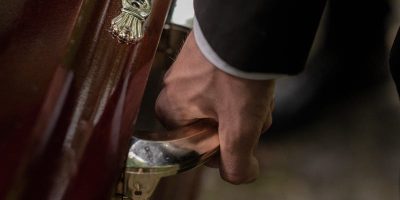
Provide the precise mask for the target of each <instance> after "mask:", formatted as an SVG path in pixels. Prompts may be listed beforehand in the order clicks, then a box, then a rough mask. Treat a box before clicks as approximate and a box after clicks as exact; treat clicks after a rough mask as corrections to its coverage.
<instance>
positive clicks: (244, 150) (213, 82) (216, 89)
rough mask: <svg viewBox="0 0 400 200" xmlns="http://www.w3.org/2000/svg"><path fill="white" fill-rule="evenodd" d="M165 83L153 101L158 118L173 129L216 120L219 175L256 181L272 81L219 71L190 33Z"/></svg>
mask: <svg viewBox="0 0 400 200" xmlns="http://www.w3.org/2000/svg"><path fill="white" fill-rule="evenodd" d="M164 82H165V87H164V89H163V90H162V91H161V93H160V95H159V97H158V99H157V103H156V112H157V115H158V117H159V118H160V120H161V122H162V123H163V124H165V125H166V126H167V127H170V128H173V127H178V126H183V125H187V124H190V123H192V122H194V121H197V120H200V119H212V120H215V121H216V122H218V132H219V140H220V158H219V160H217V162H216V163H217V166H218V167H219V169H220V174H221V177H222V178H223V179H225V180H226V181H228V182H231V183H233V184H241V183H247V182H251V181H253V180H255V179H256V177H257V176H258V171H259V169H258V161H257V160H256V158H255V157H254V150H255V147H256V146H257V143H258V139H259V136H260V134H261V133H262V132H263V131H265V130H266V129H268V128H269V127H270V125H271V123H272V118H271V112H272V110H273V104H274V100H273V93H274V86H275V82H274V81H273V80H266V81H256V80H247V79H242V78H237V77H234V76H231V75H229V74H227V73H225V72H223V71H221V70H219V69H218V68H216V67H215V66H214V65H213V64H211V63H210V62H209V61H208V60H207V59H206V58H205V57H204V56H203V54H202V53H201V51H200V50H199V48H198V47H197V44H196V42H195V40H194V35H193V33H190V35H189V36H188V38H187V40H186V42H185V44H184V45H183V48H182V50H181V52H180V54H179V55H178V57H177V60H176V61H175V63H174V64H173V66H172V67H171V69H170V70H169V71H168V72H167V74H166V76H165V78H164ZM214 162H215V161H214ZM214 164H215V163H214Z"/></svg>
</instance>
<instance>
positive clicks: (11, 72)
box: [0, 0, 170, 200]
mask: <svg viewBox="0 0 400 200" xmlns="http://www.w3.org/2000/svg"><path fill="white" fill-rule="evenodd" d="M120 4H121V2H120V1H119V0H113V1H111V0H95V1H94V0H58V1H52V0H41V1H25V0H18V1H15V0H13V1H11V0H5V1H4V2H2V5H1V7H0V11H1V12H0V13H1V14H0V18H2V19H1V20H0V26H1V27H0V29H1V31H0V44H1V47H2V48H1V49H0V94H1V97H0V131H1V134H0V150H1V151H2V152H3V156H2V159H1V165H0V180H1V181H0V199H51V200H54V199H109V198H110V196H111V195H112V192H113V186H114V184H115V183H116V181H117V178H118V176H119V174H120V170H121V168H122V165H123V160H124V156H125V152H127V149H128V147H129V140H130V136H131V133H132V130H133V127H134V124H135V118H136V116H137V113H138V109H139V106H140V101H141V98H142V95H143V91H144V88H145V85H146V81H147V77H148V73H149V70H150V66H151V64H152V61H153V58H154V54H155V51H156V48H157V44H158V41H159V38H160V34H161V30H162V27H163V24H164V21H165V17H166V14H167V11H168V8H169V6H170V0H154V1H153V10H152V14H151V16H150V17H149V19H148V21H147V29H146V33H145V37H144V38H143V40H142V41H141V42H140V43H139V44H137V45H129V46H127V45H123V44H118V43H117V42H116V40H114V39H112V38H111V35H110V34H109V33H108V28H109V25H110V22H111V19H112V18H113V17H115V16H117V14H118V13H119V12H120V11H119V10H120V8H121V5H120Z"/></svg>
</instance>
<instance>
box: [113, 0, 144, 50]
mask: <svg viewBox="0 0 400 200" xmlns="http://www.w3.org/2000/svg"><path fill="white" fill-rule="evenodd" d="M121 11H122V12H121V14H120V15H118V16H117V17H115V18H114V19H113V20H112V21H111V33H112V35H113V36H114V37H115V38H117V39H118V41H119V42H121V43H127V44H131V43H136V42H137V41H139V40H140V39H142V38H143V34H144V22H145V21H146V18H147V17H148V16H149V15H150V12H151V3H150V1H149V0H122V9H121Z"/></svg>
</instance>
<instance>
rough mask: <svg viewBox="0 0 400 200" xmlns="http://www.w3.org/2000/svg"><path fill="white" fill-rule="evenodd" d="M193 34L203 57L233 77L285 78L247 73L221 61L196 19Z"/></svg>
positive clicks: (267, 74)
mask: <svg viewBox="0 0 400 200" xmlns="http://www.w3.org/2000/svg"><path fill="white" fill-rule="evenodd" d="M193 33H194V38H195V40H196V43H197V46H198V47H199V49H200V51H201V52H202V53H203V55H204V56H205V57H206V58H207V59H208V61H210V62H211V63H212V64H214V66H215V67H217V68H218V69H220V70H222V71H224V72H225V73H228V74H230V75H232V76H236V77H239V78H244V79H250V80H271V79H277V78H280V77H285V76H287V75H285V74H273V73H258V72H245V71H242V70H239V69H237V68H235V67H234V66H231V65H229V64H228V63H227V62H225V61H224V60H222V59H221V57H219V56H218V54H217V53H216V52H215V51H214V50H213V49H212V48H211V46H210V44H209V43H208V42H207V40H206V38H205V37H204V35H203V32H202V30H201V28H200V25H199V23H198V21H197V20H196V18H195V19H194V21H193Z"/></svg>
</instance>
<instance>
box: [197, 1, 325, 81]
mask: <svg viewBox="0 0 400 200" xmlns="http://www.w3.org/2000/svg"><path fill="white" fill-rule="evenodd" d="M325 2H326V1H325V0H304V1H303V0H248V1H243V0H195V1H194V7H195V15H196V18H197V21H198V22H199V25H200V27H201V29H202V30H201V31H202V32H203V35H204V36H205V38H206V40H207V41H208V42H209V44H210V46H211V47H212V48H213V50H214V51H215V52H216V53H217V55H218V56H219V57H221V58H222V59H223V60H224V61H226V62H227V63H228V64H230V65H231V66H233V67H236V68H238V69H240V70H242V71H246V72H265V73H278V74H279V73H282V74H297V73H299V72H300V71H301V70H302V69H303V67H304V64H305V62H306V59H307V56H308V52H309V50H310V48H311V45H312V42H313V39H314V36H315V33H316V30H317V28H318V24H319V21H320V18H321V15H322V12H323V10H324V6H325Z"/></svg>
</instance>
